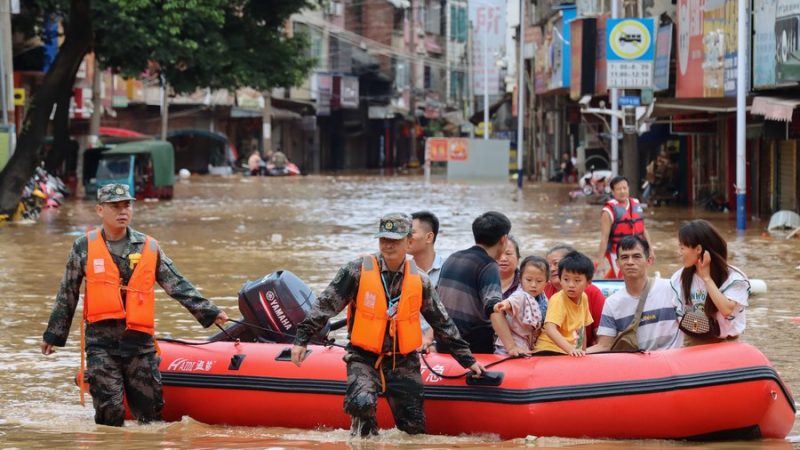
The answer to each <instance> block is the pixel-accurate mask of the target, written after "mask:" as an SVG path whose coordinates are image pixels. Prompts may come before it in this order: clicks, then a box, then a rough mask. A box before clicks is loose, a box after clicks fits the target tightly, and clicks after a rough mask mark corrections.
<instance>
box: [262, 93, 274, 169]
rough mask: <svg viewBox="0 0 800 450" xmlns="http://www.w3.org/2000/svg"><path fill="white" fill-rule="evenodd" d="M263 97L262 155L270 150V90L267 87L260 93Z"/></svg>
mask: <svg viewBox="0 0 800 450" xmlns="http://www.w3.org/2000/svg"><path fill="white" fill-rule="evenodd" d="M261 95H262V96H263V97H264V112H263V114H262V116H261V139H263V141H264V155H265V156H266V154H267V152H269V151H272V92H270V90H269V89H267V90H266V91H264V92H263V93H262V94H261Z"/></svg>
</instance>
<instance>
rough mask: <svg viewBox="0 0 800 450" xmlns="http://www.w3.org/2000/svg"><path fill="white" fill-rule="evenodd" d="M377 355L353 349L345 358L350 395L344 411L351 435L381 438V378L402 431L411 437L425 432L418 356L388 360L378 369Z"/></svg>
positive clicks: (348, 394) (347, 396)
mask: <svg viewBox="0 0 800 450" xmlns="http://www.w3.org/2000/svg"><path fill="white" fill-rule="evenodd" d="M377 358H378V355H376V354H374V353H369V352H363V351H360V350H357V349H353V350H351V351H349V352H348V353H347V355H345V357H344V361H345V362H346V363H347V392H346V393H345V397H344V410H345V412H346V413H347V414H349V415H350V417H351V418H352V426H351V428H350V433H351V434H352V435H354V436H355V435H360V436H362V437H367V436H369V435H377V434H378V422H377V418H376V414H375V412H376V409H377V406H378V395H379V394H380V393H381V391H382V389H383V388H382V384H381V374H380V372H379V371H378V370H381V371H382V372H383V377H384V380H385V382H386V393H385V394H386V400H387V402H388V403H389V408H390V409H391V410H392V415H393V416H394V421H395V424H396V425H397V428H398V429H399V430H402V431H405V432H406V433H409V434H419V433H424V432H425V412H424V411H423V409H422V402H423V395H422V394H423V385H422V375H421V374H420V366H419V356H418V355H417V353H416V352H414V353H412V354H410V355H408V356H397V357H395V358H394V361H393V358H392V357H391V356H386V357H384V358H383V361H382V362H381V365H380V368H379V369H375V362H376V360H377Z"/></svg>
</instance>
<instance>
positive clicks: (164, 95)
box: [160, 73, 169, 141]
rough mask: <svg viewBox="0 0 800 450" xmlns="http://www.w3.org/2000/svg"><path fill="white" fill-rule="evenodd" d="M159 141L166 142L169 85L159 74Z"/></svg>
mask: <svg viewBox="0 0 800 450" xmlns="http://www.w3.org/2000/svg"><path fill="white" fill-rule="evenodd" d="M160 78H161V140H162V141H166V140H167V123H168V121H169V85H168V84H167V77H165V76H164V74H163V73H162V74H161V77H160Z"/></svg>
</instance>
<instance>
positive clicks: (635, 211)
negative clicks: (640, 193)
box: [605, 198, 644, 254]
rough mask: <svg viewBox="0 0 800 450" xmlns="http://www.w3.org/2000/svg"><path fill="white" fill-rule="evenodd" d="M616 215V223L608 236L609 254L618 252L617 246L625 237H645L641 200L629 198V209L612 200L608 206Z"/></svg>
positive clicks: (612, 225)
mask: <svg viewBox="0 0 800 450" xmlns="http://www.w3.org/2000/svg"><path fill="white" fill-rule="evenodd" d="M605 206H607V207H609V208H611V211H613V213H614V217H613V219H614V223H612V224H611V232H610V233H609V236H608V251H609V253H612V254H614V253H616V252H617V244H619V241H621V240H622V238H624V237H625V236H631V235H637V236H639V237H644V210H643V209H642V205H641V204H639V200H636V199H635V198H628V207H627V208H626V207H624V206H622V205H621V204H620V203H619V202H618V201H617V200H615V199H611V200H609V201H608V202H607V203H606V205H605Z"/></svg>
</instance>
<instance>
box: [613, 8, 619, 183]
mask: <svg viewBox="0 0 800 450" xmlns="http://www.w3.org/2000/svg"><path fill="white" fill-rule="evenodd" d="M611 18H612V19H618V18H619V0H611ZM611 110H612V111H614V112H616V111H619V89H617V88H611ZM618 134H619V119H617V117H616V116H615V115H612V116H611V176H612V177H614V176H617V175H618V174H619V138H618V136H617V135H618Z"/></svg>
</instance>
